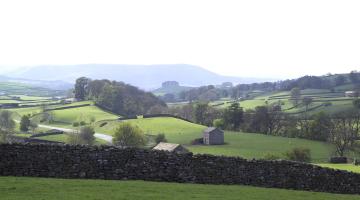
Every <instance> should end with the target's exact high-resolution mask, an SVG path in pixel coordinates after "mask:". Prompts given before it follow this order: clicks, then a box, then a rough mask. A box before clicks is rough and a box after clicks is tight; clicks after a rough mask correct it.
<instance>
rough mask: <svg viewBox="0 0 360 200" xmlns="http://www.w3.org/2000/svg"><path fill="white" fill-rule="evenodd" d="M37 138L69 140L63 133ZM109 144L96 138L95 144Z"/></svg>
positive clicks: (59, 140) (56, 140)
mask: <svg viewBox="0 0 360 200" xmlns="http://www.w3.org/2000/svg"><path fill="white" fill-rule="evenodd" d="M35 139H41V140H48V141H55V142H64V143H66V141H67V135H66V134H61V135H47V136H42V137H36V138H35ZM102 144H107V142H106V141H105V140H101V139H99V138H96V141H95V145H102Z"/></svg>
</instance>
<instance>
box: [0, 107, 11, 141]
mask: <svg viewBox="0 0 360 200" xmlns="http://www.w3.org/2000/svg"><path fill="white" fill-rule="evenodd" d="M14 128H15V121H14V120H13V118H12V113H11V112H10V111H8V110H0V142H6V140H7V137H8V136H9V135H11V134H12V133H13V132H14Z"/></svg>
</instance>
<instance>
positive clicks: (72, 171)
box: [0, 144, 360, 194]
mask: <svg viewBox="0 0 360 200" xmlns="http://www.w3.org/2000/svg"><path fill="white" fill-rule="evenodd" d="M0 176H30V177H56V178H87V179H114V180H122V179H124V180H129V179H130V180H148V181H168V182H185V183H206V184H231V185H237V184H239V185H252V186H261V187H273V188H287V189H296V190H311V191H321V192H332V193H348V194H360V184H359V183H360V174H354V173H350V172H345V171H339V170H332V169H327V168H321V167H318V166H313V165H310V164H304V163H297V162H290V161H264V160H246V159H242V158H236V157H220V156H210V155H192V154H172V153H167V152H162V151H150V150H143V149H120V148H115V147H110V146H103V147H90V146H70V145H45V144H1V145H0Z"/></svg>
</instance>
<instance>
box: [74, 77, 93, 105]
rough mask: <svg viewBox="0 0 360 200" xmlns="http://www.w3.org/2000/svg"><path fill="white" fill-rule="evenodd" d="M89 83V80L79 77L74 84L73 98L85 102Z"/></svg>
mask: <svg viewBox="0 0 360 200" xmlns="http://www.w3.org/2000/svg"><path fill="white" fill-rule="evenodd" d="M89 83H90V79H88V78H86V77H81V78H78V79H77V80H76V83H75V90H74V93H75V98H76V99H78V100H85V99H86V97H87V95H88V92H89V91H88V86H89Z"/></svg>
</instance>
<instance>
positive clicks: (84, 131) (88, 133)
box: [67, 126, 95, 145]
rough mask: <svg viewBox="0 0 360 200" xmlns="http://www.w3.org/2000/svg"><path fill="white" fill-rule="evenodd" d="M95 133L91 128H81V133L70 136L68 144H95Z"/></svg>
mask: <svg viewBox="0 0 360 200" xmlns="http://www.w3.org/2000/svg"><path fill="white" fill-rule="evenodd" d="M94 134H95V131H94V129H93V128H92V127H90V126H84V127H81V129H80V131H79V132H73V133H70V134H68V138H67V143H69V144H88V145H92V144H94V143H95V136H94Z"/></svg>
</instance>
